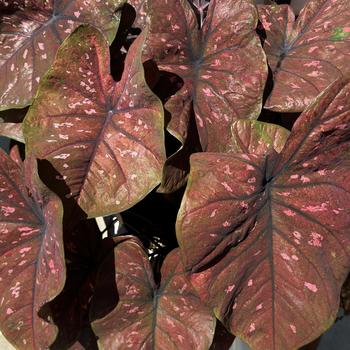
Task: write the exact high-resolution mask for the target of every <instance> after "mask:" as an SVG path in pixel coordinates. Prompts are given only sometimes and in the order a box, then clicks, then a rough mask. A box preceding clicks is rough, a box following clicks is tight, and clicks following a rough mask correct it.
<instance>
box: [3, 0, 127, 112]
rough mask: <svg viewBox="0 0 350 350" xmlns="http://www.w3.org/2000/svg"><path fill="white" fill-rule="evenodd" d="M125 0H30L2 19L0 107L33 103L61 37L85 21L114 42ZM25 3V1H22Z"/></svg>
mask: <svg viewBox="0 0 350 350" xmlns="http://www.w3.org/2000/svg"><path fill="white" fill-rule="evenodd" d="M124 2H125V0H108V1H97V0H76V1H69V0H50V1H38V0H35V1H28V2H27V3H26V6H25V8H23V6H21V8H22V9H21V11H17V12H15V13H13V14H9V15H4V16H3V17H2V19H1V22H0V76H1V77H2V78H1V80H0V110H4V109H8V108H19V107H21V106H22V107H23V106H26V105H28V104H30V102H31V100H32V98H33V97H34V95H35V93H36V90H37V87H38V83H39V81H40V79H41V78H42V77H43V75H44V74H45V73H46V71H47V70H48V68H49V67H50V66H51V64H52V62H53V60H54V57H55V54H56V51H57V49H58V47H59V46H60V44H61V43H62V41H63V40H64V39H65V38H66V37H67V36H68V34H69V33H71V32H72V31H73V30H74V29H75V28H77V27H78V26H79V25H80V24H82V23H89V24H91V25H94V26H96V27H97V28H99V29H101V30H102V31H103V32H104V33H105V35H106V37H107V38H108V40H109V42H110V43H111V42H112V40H113V38H114V36H115V34H116V31H117V24H118V22H119V15H117V14H115V11H116V10H117V9H119V8H120V7H121V5H122V4H123V3H124ZM21 5H23V4H21Z"/></svg>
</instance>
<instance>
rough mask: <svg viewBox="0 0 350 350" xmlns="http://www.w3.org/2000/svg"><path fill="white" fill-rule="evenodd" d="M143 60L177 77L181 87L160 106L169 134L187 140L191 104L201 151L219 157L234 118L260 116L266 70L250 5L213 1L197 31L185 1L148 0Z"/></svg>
mask: <svg viewBox="0 0 350 350" xmlns="http://www.w3.org/2000/svg"><path fill="white" fill-rule="evenodd" d="M149 7H150V36H149V39H148V45H147V48H146V52H145V55H146V56H147V57H150V58H154V59H155V61H156V62H157V64H158V66H159V68H160V69H162V70H165V71H168V72H171V73H174V74H177V75H178V76H180V77H181V78H182V79H183V81H184V85H183V87H182V88H181V89H180V90H179V91H178V92H177V93H176V94H175V95H174V96H172V98H171V99H170V100H169V101H168V102H167V103H166V105H165V108H166V109H167V110H168V111H169V112H170V113H171V121H170V123H169V125H168V129H169V131H170V132H171V133H172V134H173V135H175V136H176V137H177V138H178V139H179V140H180V141H181V142H182V143H184V142H185V140H186V138H187V130H188V123H189V119H190V115H191V110H192V103H193V107H194V112H195V115H196V122H197V126H198V130H199V136H200V140H201V144H202V148H203V149H204V150H209V151H212V150H215V151H220V150H221V147H222V146H223V145H225V143H226V142H227V139H226V135H227V134H228V133H227V130H228V129H229V126H230V125H231V123H232V121H233V120H235V119H237V118H250V119H254V118H257V116H258V115H259V113H260V110H261V103H262V102H261V101H262V94H263V89H264V85H265V79H266V74H267V65H266V60H265V55H264V52H263V50H262V48H261V45H260V41H259V39H258V37H257V35H256V33H255V28H256V24H257V11H256V9H255V6H254V5H253V3H252V1H250V0H241V1H236V0H229V1H227V0H213V1H211V2H210V5H209V9H208V14H207V17H206V18H205V20H204V23H203V27H202V29H198V23H197V19H196V16H195V13H194V11H193V9H192V8H191V5H190V4H189V3H188V1H187V0H179V1H165V0H151V1H150V2H149Z"/></svg>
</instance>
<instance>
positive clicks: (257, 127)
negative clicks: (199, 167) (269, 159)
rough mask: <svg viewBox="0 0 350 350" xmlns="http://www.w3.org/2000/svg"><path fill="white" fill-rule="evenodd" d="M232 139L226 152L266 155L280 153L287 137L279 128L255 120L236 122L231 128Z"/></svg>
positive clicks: (283, 130)
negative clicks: (271, 152) (272, 152)
mask: <svg viewBox="0 0 350 350" xmlns="http://www.w3.org/2000/svg"><path fill="white" fill-rule="evenodd" d="M231 134H232V139H231V143H229V144H227V149H226V150H225V151H226V152H238V153H255V154H266V153H269V151H271V150H275V151H276V152H278V153H280V152H281V150H282V149H283V147H284V144H285V143H286V140H287V138H288V136H289V131H288V130H287V129H285V128H282V127H281V126H278V125H274V124H270V123H263V122H258V121H255V120H253V121H252V120H237V121H235V122H233V123H232V126H231Z"/></svg>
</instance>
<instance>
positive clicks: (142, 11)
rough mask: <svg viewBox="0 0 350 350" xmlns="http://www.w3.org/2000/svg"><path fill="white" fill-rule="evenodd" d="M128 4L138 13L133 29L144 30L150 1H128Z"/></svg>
mask: <svg viewBox="0 0 350 350" xmlns="http://www.w3.org/2000/svg"><path fill="white" fill-rule="evenodd" d="M127 2H128V4H130V5H131V6H132V7H133V8H134V9H135V12H136V18H135V20H134V23H133V27H137V28H141V29H144V28H145V27H146V24H147V22H146V20H147V15H148V0H128V1H127Z"/></svg>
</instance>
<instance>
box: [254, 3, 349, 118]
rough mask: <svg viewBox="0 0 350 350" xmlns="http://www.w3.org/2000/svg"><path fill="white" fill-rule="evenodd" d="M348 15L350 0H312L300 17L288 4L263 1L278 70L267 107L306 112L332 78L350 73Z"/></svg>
mask: <svg viewBox="0 0 350 350" xmlns="http://www.w3.org/2000/svg"><path fill="white" fill-rule="evenodd" d="M349 16H350V6H349V2H348V1H347V0H310V1H308V2H307V4H306V6H305V7H304V9H303V10H302V11H301V13H300V15H299V17H298V19H297V20H296V21H294V20H295V16H294V13H293V10H292V8H291V7H290V6H289V5H281V6H277V5H270V6H260V7H259V17H260V20H261V22H262V24H263V27H264V29H265V31H266V35H267V37H266V40H265V43H264V49H265V51H266V54H267V57H268V62H269V66H270V67H271V69H272V72H273V76H274V88H273V90H272V93H271V95H270V96H269V98H268V100H267V102H266V105H265V107H266V108H268V109H272V110H275V111H283V112H301V111H303V110H304V109H305V108H306V107H307V106H308V104H309V103H310V101H311V100H312V99H313V98H315V97H316V96H317V95H318V94H319V93H320V92H321V91H323V90H324V89H325V88H326V87H327V86H328V85H329V84H330V83H332V82H334V81H335V80H336V79H337V78H339V77H341V76H343V75H344V76H349V74H350V65H349V62H348V56H349V54H350V24H349Z"/></svg>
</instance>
